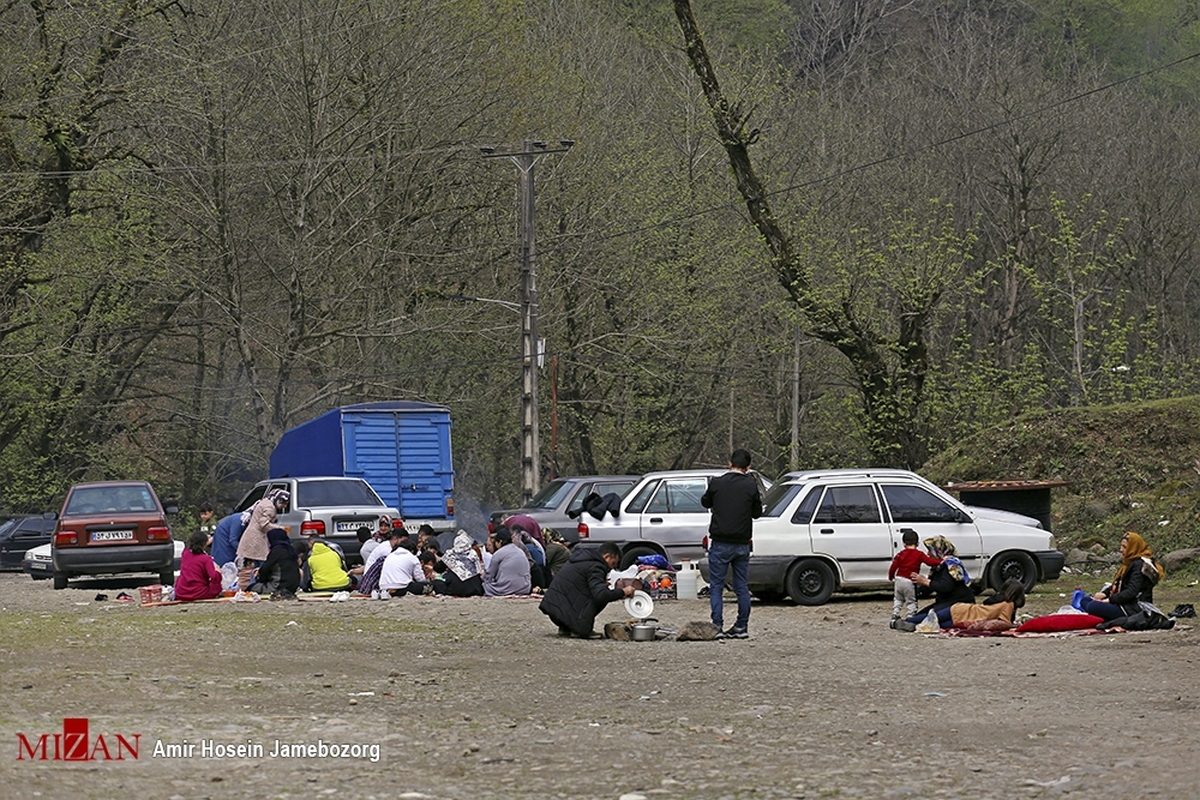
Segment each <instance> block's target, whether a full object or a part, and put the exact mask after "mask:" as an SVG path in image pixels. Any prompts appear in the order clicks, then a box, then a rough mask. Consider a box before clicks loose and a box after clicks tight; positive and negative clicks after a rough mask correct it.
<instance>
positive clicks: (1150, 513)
mask: <svg viewBox="0 0 1200 800" xmlns="http://www.w3.org/2000/svg"><path fill="white" fill-rule="evenodd" d="M1198 453H1200V398H1197V397H1195V396H1192V397H1183V398H1177V399H1172V400H1162V401H1155V402H1147V403H1128V404H1120V405H1112V406H1093V407H1088V408H1078V409H1059V410H1055V411H1039V412H1032V413H1026V414H1022V415H1020V416H1018V417H1016V418H1015V419H1013V420H1012V421H1010V422H1006V423H1003V424H1000V425H997V426H994V427H991V428H987V429H985V430H982V431H980V432H978V433H976V434H974V435H971V436H969V437H967V438H965V439H963V440H962V441H960V442H958V443H956V444H954V445H952V446H951V447H948V448H947V449H946V450H945V451H943V452H942V453H941V454H939V455H938V456H936V457H935V458H933V459H931V460H930V461H929V462H928V463H927V464H926V465H925V467H924V470H923V471H924V473H925V474H926V475H928V476H929V477H930V478H931V479H932V480H935V481H939V482H949V481H951V480H959V481H962V480H985V479H1014V478H1029V479H1055V480H1065V481H1068V482H1069V484H1068V486H1066V487H1063V488H1059V489H1054V490H1053V495H1052V497H1053V504H1054V506H1053V510H1054V531H1055V534H1056V535H1058V536H1060V537H1062V538H1063V539H1065V540H1066V541H1069V542H1077V541H1080V540H1081V539H1084V538H1086V537H1091V536H1099V537H1100V538H1102V539H1104V540H1107V541H1116V539H1119V538H1120V532H1121V531H1123V530H1137V531H1140V532H1141V533H1142V534H1143V535H1147V537H1148V539H1149V540H1150V541H1152V542H1153V543H1154V547H1155V549H1156V550H1157V551H1158V552H1165V551H1166V550H1167V549H1174V548H1176V547H1184V546H1188V547H1192V546H1197V545H1198V544H1200V542H1198V541H1197V539H1196V531H1197V526H1198V525H1200V476H1198V470H1200V462H1198V461H1197V454H1198ZM1164 520H1166V523H1165V524H1160V523H1162V522H1163V521H1164Z"/></svg>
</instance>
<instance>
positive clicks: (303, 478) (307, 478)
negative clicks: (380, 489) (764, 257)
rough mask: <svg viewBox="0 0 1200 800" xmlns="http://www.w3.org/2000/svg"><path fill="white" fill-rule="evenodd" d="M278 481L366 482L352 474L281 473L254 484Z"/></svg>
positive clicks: (259, 484)
mask: <svg viewBox="0 0 1200 800" xmlns="http://www.w3.org/2000/svg"><path fill="white" fill-rule="evenodd" d="M279 481H296V482H297V483H306V482H308V481H363V482H364V483H366V478H358V477H355V476H353V475H304V476H296V477H291V476H289V475H283V476H281V477H278V478H266V479H264V480H261V481H259V482H258V483H256V484H254V485H255V486H262V485H263V484H264V483H278V482H279Z"/></svg>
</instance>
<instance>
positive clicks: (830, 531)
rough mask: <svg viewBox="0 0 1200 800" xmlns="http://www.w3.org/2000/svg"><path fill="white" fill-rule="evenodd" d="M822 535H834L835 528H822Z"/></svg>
mask: <svg viewBox="0 0 1200 800" xmlns="http://www.w3.org/2000/svg"><path fill="white" fill-rule="evenodd" d="M821 533H833V528H821Z"/></svg>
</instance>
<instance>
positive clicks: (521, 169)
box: [480, 139, 575, 504]
mask: <svg viewBox="0 0 1200 800" xmlns="http://www.w3.org/2000/svg"><path fill="white" fill-rule="evenodd" d="M558 144H559V145H560V146H559V147H555V148H551V147H549V146H548V145H547V143H546V142H544V141H540V140H526V141H525V142H524V143H523V144H522V146H521V150H520V152H511V153H498V152H496V148H494V147H483V148H480V150H481V151H482V152H483V157H484V158H507V159H510V160H511V161H512V162H513V164H515V165H516V167H517V172H518V178H517V180H518V183H519V186H520V197H521V200H520V203H521V207H520V211H521V502H522V504H524V503H527V502H529V501H530V500H532V499H533V496H534V495H535V494H537V491H538V489H539V488H540V485H541V471H542V465H541V460H542V457H541V446H540V444H539V441H538V373H537V370H538V361H539V358H540V356H541V353H540V352H539V350H540V348H539V346H538V345H539V342H538V333H537V323H538V319H537V316H538V309H537V245H536V239H535V235H534V184H533V168H534V165H536V164H537V162H538V161H540V160H541V159H542V158H543V157H545V156H547V155H550V154H551V153H565V152H567V151H568V150H570V149H571V148H572V147H574V145H575V142H574V141H573V140H571V139H559V140H558Z"/></svg>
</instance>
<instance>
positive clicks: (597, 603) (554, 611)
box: [538, 542, 634, 639]
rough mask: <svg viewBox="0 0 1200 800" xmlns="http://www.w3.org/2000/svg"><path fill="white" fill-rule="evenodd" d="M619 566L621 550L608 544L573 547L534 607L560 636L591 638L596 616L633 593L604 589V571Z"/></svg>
mask: <svg viewBox="0 0 1200 800" xmlns="http://www.w3.org/2000/svg"><path fill="white" fill-rule="evenodd" d="M620 563H621V549H620V548H619V547H617V546H616V545H615V544H614V543H612V542H605V543H604V544H602V545H600V546H599V547H596V548H593V547H577V548H575V551H574V552H573V553H571V559H570V560H569V561H568V562H567V563H566V566H564V567H563V568H562V569H560V570H559V571H558V574H557V575H555V576H554V580H553V581H551V582H550V588H549V589H547V590H546V596H545V597H543V598H542V602H541V604H540V605H539V606H538V610H540V611H541V612H542V613H543V614H545V615H546V616H548V617H549V618H550V620H551V621H552V622H553V623H554V624H555V625H557V626H558V634H559V635H560V636H570V635H572V634H574V635H575V636H578V637H579V638H581V639H589V638H591V636H592V626H593V625H594V624H595V622H596V615H597V614H599V613H600V611H601V610H602V609H603V608H604V607H605V606H606V605H608V604H609V603H611V602H612V601H613V600H620V599H621V598H622V597H632V596H633V592H634V589H633V587H632V586H626V587H625V588H624V589H610V588H608V580H607V578H608V571H609V570H610V569H616V568H617V565H618V564H620Z"/></svg>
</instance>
